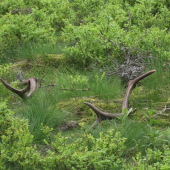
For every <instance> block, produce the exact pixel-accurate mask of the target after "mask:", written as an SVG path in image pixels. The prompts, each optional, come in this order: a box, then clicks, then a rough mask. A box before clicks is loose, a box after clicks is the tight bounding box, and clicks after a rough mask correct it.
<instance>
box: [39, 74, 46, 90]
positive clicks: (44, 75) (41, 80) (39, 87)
mask: <svg viewBox="0 0 170 170" xmlns="http://www.w3.org/2000/svg"><path fill="white" fill-rule="evenodd" d="M44 77H45V75H43V76H42V78H41V79H40V80H39V82H40V85H39V88H41V82H42V80H43V78H44Z"/></svg>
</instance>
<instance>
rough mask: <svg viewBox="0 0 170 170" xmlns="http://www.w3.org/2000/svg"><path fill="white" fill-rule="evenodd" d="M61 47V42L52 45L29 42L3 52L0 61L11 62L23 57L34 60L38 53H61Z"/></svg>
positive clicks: (62, 45)
mask: <svg viewBox="0 0 170 170" xmlns="http://www.w3.org/2000/svg"><path fill="white" fill-rule="evenodd" d="M63 48H64V44H62V43H57V44H55V45H52V44H50V43H48V42H39V43H34V42H30V43H29V44H28V43H27V44H22V45H20V46H18V47H14V48H12V49H8V50H7V51H5V52H3V54H4V55H3V56H2V57H1V59H0V63H11V62H12V63H13V62H16V61H21V60H23V59H29V60H34V59H35V56H37V55H38V54H41V55H42V56H45V54H61V53H62V49H63Z"/></svg>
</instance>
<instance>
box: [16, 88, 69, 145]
mask: <svg viewBox="0 0 170 170" xmlns="http://www.w3.org/2000/svg"><path fill="white" fill-rule="evenodd" d="M16 115H20V116H21V117H24V118H25V119H28V122H29V130H30V132H31V133H32V134H33V135H34V142H35V143H41V142H42V140H43V139H44V138H45V134H44V133H43V130H42V125H43V126H48V127H49V128H53V129H56V128H57V126H59V125H60V124H62V123H63V122H64V119H65V118H66V117H67V115H66V114H65V113H64V112H63V111H61V110H60V109H59V108H58V107H57V104H56V101H55V98H54V96H53V95H52V93H48V92H46V91H39V92H36V94H34V96H33V97H32V98H30V99H29V100H27V101H24V103H23V107H22V108H21V109H19V110H18V111H16Z"/></svg>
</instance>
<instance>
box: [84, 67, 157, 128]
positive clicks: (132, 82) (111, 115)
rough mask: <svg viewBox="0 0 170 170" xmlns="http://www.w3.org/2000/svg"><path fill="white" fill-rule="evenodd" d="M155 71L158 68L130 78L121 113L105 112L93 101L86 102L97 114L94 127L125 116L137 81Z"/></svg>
mask: <svg viewBox="0 0 170 170" xmlns="http://www.w3.org/2000/svg"><path fill="white" fill-rule="evenodd" d="M155 71H156V70H151V71H149V72H147V73H145V74H143V75H141V76H139V77H137V78H136V79H134V80H130V81H129V82H128V88H127V90H126V93H125V96H124V100H123V103H122V112H121V113H107V112H104V111H102V110H100V109H99V108H97V107H95V106H94V105H92V104H91V103H87V102H85V103H84V104H86V105H88V106H89V107H90V108H91V109H92V110H93V111H94V112H95V113H96V115H97V120H96V121H95V122H94V123H93V125H92V127H94V126H95V125H96V124H97V123H100V122H101V121H102V120H105V119H111V118H115V117H119V116H123V111H124V109H125V108H126V109H127V110H128V109H129V108H128V103H129V96H130V94H131V92H132V90H133V88H134V86H135V85H136V83H137V82H139V81H140V80H142V79H143V78H145V77H147V76H149V75H150V74H152V73H154V72H155ZM135 111H136V109H134V110H133V111H132V112H133V113H134V112H135ZM132 112H131V113H132Z"/></svg>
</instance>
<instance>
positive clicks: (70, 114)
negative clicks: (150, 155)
mask: <svg viewBox="0 0 170 170" xmlns="http://www.w3.org/2000/svg"><path fill="white" fill-rule="evenodd" d="M62 48H63V46H60V44H58V45H56V47H54V46H51V45H48V44H44V45H43V44H34V43H31V44H27V45H23V46H21V47H20V50H19V53H18V52H17V51H13V52H14V53H12V52H11V53H10V54H9V55H8V61H20V60H23V59H29V60H30V61H31V63H32V66H31V67H30V68H29V69H28V70H27V69H25V70H24V74H25V78H28V77H32V76H34V77H37V78H41V77H42V76H43V75H45V77H44V80H45V81H43V83H42V88H40V89H37V90H36V93H35V94H33V97H32V98H30V99H28V100H26V101H22V100H21V99H20V98H19V97H18V96H16V95H13V94H12V92H9V91H7V89H5V88H1V89H0V91H1V93H2V97H3V99H5V98H8V99H9V103H10V106H9V107H10V108H12V109H13V110H15V116H18V117H22V118H23V117H24V118H26V119H28V122H29V129H30V132H31V133H32V134H33V135H34V143H38V144H42V143H43V139H44V138H46V135H45V134H44V132H43V128H42V126H41V124H43V125H44V126H49V127H50V128H53V131H52V134H53V135H55V134H56V133H58V132H61V133H62V135H64V136H66V137H69V140H68V142H70V143H71V142H74V141H75V139H76V138H78V137H81V134H82V133H83V132H82V130H81V129H80V128H79V127H76V128H73V129H68V130H66V131H61V129H62V126H65V124H66V122H67V121H69V120H75V121H79V122H83V121H84V122H85V124H86V125H85V127H86V130H87V131H88V132H89V133H92V134H93V135H94V136H95V137H96V138H98V137H99V133H100V132H101V131H102V132H104V133H105V132H106V131H107V130H108V129H115V130H116V131H120V133H121V136H122V137H125V138H126V139H127V140H126V143H125V145H126V151H125V153H124V157H125V158H127V157H130V156H132V155H135V154H136V153H137V152H142V154H143V155H145V147H147V148H148V147H150V148H153V145H154V146H155V147H156V148H162V145H163V143H165V142H164V140H166V141H168V140H169V130H168V131H167V132H166V131H165V130H164V131H165V132H161V130H162V129H163V128H165V126H164V125H163V124H162V127H159V125H157V124H154V125H153V127H151V128H150V127H149V126H147V124H149V120H147V119H146V118H145V114H144V113H147V109H150V108H153V109H155V110H158V111H160V110H161V109H162V105H163V106H164V103H166V102H167V100H168V99H169V95H170V90H169V87H170V86H169V84H170V79H169V74H170V73H169V71H167V70H168V66H167V65H165V66H164V67H162V66H163V64H164V63H165V60H164V59H161V60H159V58H158V60H155V62H154V65H152V66H150V67H149V68H148V70H147V71H149V70H151V69H156V73H154V74H152V75H151V76H149V77H147V78H145V79H143V80H142V81H141V82H140V83H139V84H138V85H137V87H136V89H134V93H133V92H132V96H131V97H130V107H133V108H137V109H138V110H137V112H136V113H135V114H134V115H132V116H130V117H129V118H128V119H127V121H126V122H125V123H123V124H122V122H121V121H120V120H119V119H116V120H112V121H103V122H102V123H101V124H100V125H97V126H96V127H95V128H94V129H91V128H90V126H91V124H92V123H93V121H94V120H95V118H96V115H95V114H94V113H92V111H91V112H90V109H89V108H88V107H87V106H86V105H84V104H83V100H81V99H84V98H85V99H86V98H87V100H88V101H90V100H91V99H96V100H97V101H98V103H103V104H104V106H105V108H106V109H110V108H109V107H107V103H113V104H114V102H115V104H117V103H116V102H117V101H122V100H123V97H124V94H125V91H126V88H125V87H126V84H125V83H122V81H121V80H120V79H119V78H118V77H116V76H112V77H108V76H105V73H104V72H101V73H99V72H98V71H96V70H92V69H91V70H89V71H87V70H82V69H80V70H77V69H75V68H74V67H71V66H72V65H69V64H68V63H67V64H66V65H64V64H63V65H61V66H59V67H53V66H51V65H45V66H44V67H40V66H39V65H37V63H36V62H37V61H36V57H37V55H39V54H40V55H41V56H42V57H45V55H46V54H60V53H61V52H62ZM12 54H14V55H13V56H14V57H12ZM17 55H19V57H17ZM5 62H6V61H5ZM76 68H77V67H76ZM6 76H7V77H10V80H15V74H14V72H8V74H7V75H6ZM160 82H161V83H160ZM11 83H12V82H11ZM51 84H55V85H56V86H50V85H51ZM141 87H142V89H143V90H142V92H141V91H140V88H141ZM17 88H19V87H17ZM61 89H67V90H61ZM77 89H81V90H87V89H91V90H90V91H79V90H77ZM135 90H136V91H137V92H135ZM73 99H75V102H72V100H73ZM18 103H20V107H19V108H18ZM98 103H97V104H98ZM161 103H163V104H161ZM158 104H159V107H158ZM119 107H120V108H119ZM77 110H79V111H80V112H82V115H78V114H77ZM119 111H120V112H121V106H120V103H119V104H118V107H116V108H115V110H114V109H113V110H111V109H110V110H108V112H112V113H114V112H119ZM155 113H157V112H156V111H154V113H153V114H155ZM157 130H159V131H157ZM162 134H163V137H162V138H161V135H162ZM154 135H155V138H153V137H152V136H154ZM156 138H157V139H158V140H155V139H156ZM154 142H155V144H153V143H154Z"/></svg>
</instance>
